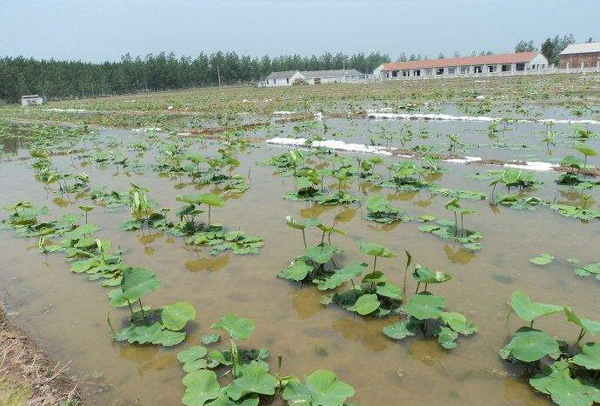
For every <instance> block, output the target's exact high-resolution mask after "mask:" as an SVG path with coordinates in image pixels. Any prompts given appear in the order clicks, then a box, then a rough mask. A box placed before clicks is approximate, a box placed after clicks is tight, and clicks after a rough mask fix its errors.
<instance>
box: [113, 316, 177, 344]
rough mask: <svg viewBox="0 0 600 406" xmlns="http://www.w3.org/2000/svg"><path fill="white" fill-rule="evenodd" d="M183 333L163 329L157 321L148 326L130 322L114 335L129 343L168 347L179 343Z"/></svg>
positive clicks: (118, 339)
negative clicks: (130, 323)
mask: <svg viewBox="0 0 600 406" xmlns="http://www.w3.org/2000/svg"><path fill="white" fill-rule="evenodd" d="M184 339H185V333H182V332H177V331H170V330H165V329H164V326H163V325H162V324H160V323H158V322H156V323H153V324H151V325H149V326H146V325H135V324H132V325H130V326H129V327H126V328H124V329H122V330H121V331H119V332H118V333H117V334H116V335H115V340H117V341H127V342H128V343H130V344H134V343H137V344H155V345H163V346H165V347H170V346H173V345H177V344H179V343H181V342H182V341H183V340H184Z"/></svg>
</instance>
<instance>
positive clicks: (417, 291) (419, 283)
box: [415, 282, 421, 295]
mask: <svg viewBox="0 0 600 406" xmlns="http://www.w3.org/2000/svg"><path fill="white" fill-rule="evenodd" d="M420 286H421V282H417V288H416V289H415V295H416V294H417V293H419V287H420Z"/></svg>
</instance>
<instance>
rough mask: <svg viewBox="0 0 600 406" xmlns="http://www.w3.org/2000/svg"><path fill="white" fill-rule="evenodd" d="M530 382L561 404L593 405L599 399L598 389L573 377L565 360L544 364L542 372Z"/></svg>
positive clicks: (566, 405) (569, 405)
mask: <svg viewBox="0 0 600 406" xmlns="http://www.w3.org/2000/svg"><path fill="white" fill-rule="evenodd" d="M529 384H530V385H531V386H532V387H534V388H535V389H537V390H538V391H540V392H542V393H545V394H547V395H550V396H551V397H552V401H553V402H554V403H556V404H557V405H560V406H591V405H592V404H593V403H594V400H597V399H595V397H596V396H597V392H598V390H597V389H596V388H594V387H591V386H588V385H584V384H583V383H582V382H581V381H580V380H579V379H573V378H571V376H570V373H569V365H568V363H567V362H565V361H557V362H555V363H554V364H552V365H547V366H544V368H543V369H542V372H541V373H540V374H538V375H536V376H534V377H533V378H531V379H530V380H529Z"/></svg>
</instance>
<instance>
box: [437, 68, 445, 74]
mask: <svg viewBox="0 0 600 406" xmlns="http://www.w3.org/2000/svg"><path fill="white" fill-rule="evenodd" d="M435 74H436V75H443V74H444V68H437V69H436V70H435Z"/></svg>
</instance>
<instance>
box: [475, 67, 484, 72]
mask: <svg viewBox="0 0 600 406" xmlns="http://www.w3.org/2000/svg"><path fill="white" fill-rule="evenodd" d="M473 72H475V73H483V66H475V67H473Z"/></svg>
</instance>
